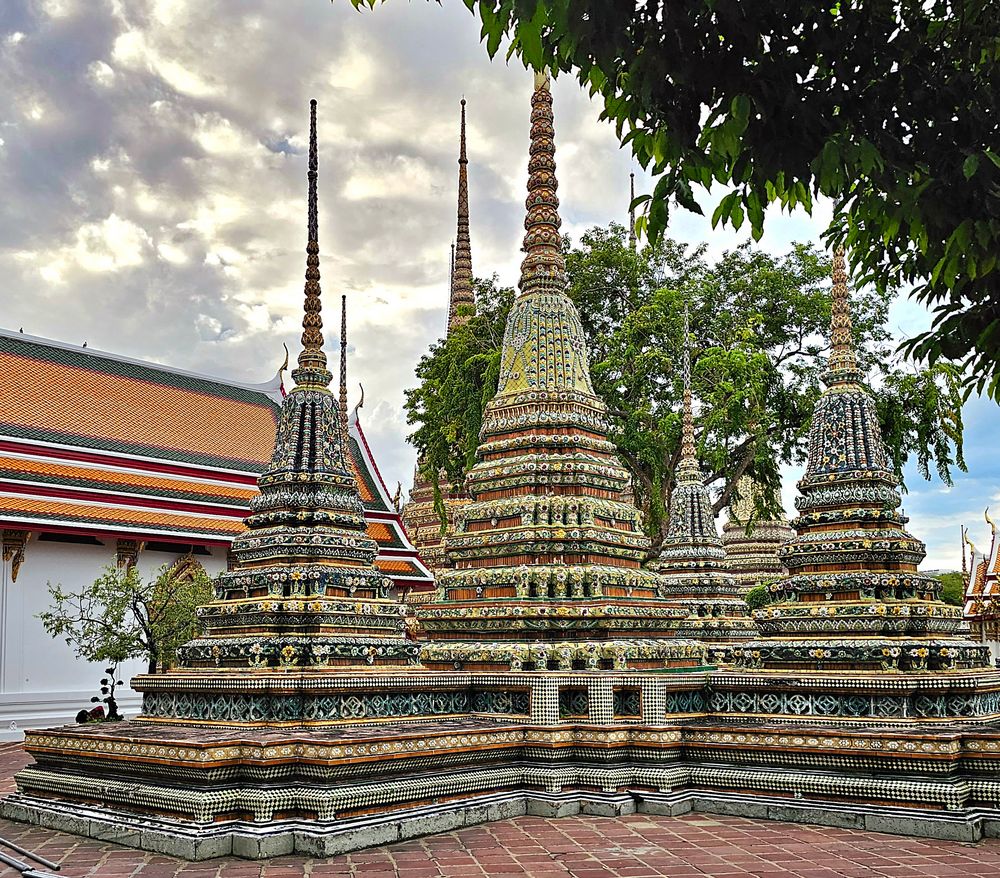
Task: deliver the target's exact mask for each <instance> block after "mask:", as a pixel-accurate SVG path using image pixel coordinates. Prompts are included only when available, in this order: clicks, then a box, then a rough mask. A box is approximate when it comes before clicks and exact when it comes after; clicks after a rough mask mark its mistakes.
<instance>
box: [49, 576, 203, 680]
mask: <svg viewBox="0 0 1000 878" xmlns="http://www.w3.org/2000/svg"><path fill="white" fill-rule="evenodd" d="M49 594H50V595H51V597H52V602H53V607H52V609H51V610H46V611H45V612H43V613H39V614H38V618H39V619H41V621H42V625H43V627H44V628H45V631H46V632H47V633H48V634H50V635H51V636H53V637H65V638H66V642H67V643H68V644H69V645H70V646H71V647H73V649H74V650H75V651H76V654H77V655H78V656H79V657H80V658H82V659H84V660H86V661H89V662H110V663H111V664H113V665H117V664H118V663H120V662H123V661H127V660H128V659H133V658H144V659H146V661H147V663H148V667H149V673H151V674H155V673H156V671H157V669H158V668H168V667H171V666H172V665H173V664H174V662H175V660H176V656H177V648H178V647H179V646H181V645H182V644H184V643H186V642H187V641H188V640H190V639H191V638H192V637H194V635H195V632H196V630H197V617H196V613H195V611H196V610H197V608H198V607H200V606H202V605H203V604H207V603H208V602H209V601H210V600H212V598H213V596H214V589H213V587H212V582H211V580H210V579H209V578H208V575H207V574H206V573H205V571H204V569H202V567H201V565H200V564H198V563H197V562H194V561H193V560H192V559H190V558H182V559H181V560H180V561H178V562H177V563H176V564H174V565H164V566H163V567H161V568H160V570H159V571H158V573H157V574H156V576H155V577H153V578H152V579H149V580H145V579H143V578H142V576H141V574H140V573H139V571H138V570H137V569H136V567H134V566H129V567H127V568H124V567H116V566H114V565H111V566H108V567H106V568H105V570H104V572H103V573H102V574H101V576H100V577H98V578H97V579H96V580H95V581H94V582H93V583H91V584H90V585H88V586H87V587H86V588H84V589H83V590H82V591H80V592H66V591H64V590H63V588H62V586H61V585H59V584H57V585H52V584H51V583H49Z"/></svg>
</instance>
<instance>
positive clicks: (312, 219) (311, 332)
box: [292, 100, 333, 388]
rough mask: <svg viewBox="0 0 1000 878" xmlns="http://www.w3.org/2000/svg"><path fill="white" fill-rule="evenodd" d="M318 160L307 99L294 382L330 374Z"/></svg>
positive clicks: (318, 382)
mask: <svg viewBox="0 0 1000 878" xmlns="http://www.w3.org/2000/svg"><path fill="white" fill-rule="evenodd" d="M318 176H319V160H318V158H317V149H316V101H315V100H313V101H310V102H309V215H308V220H307V224H306V239H307V241H306V284H305V304H304V307H303V315H302V351H301V352H300V353H299V366H298V368H297V369H295V370H294V371H293V372H292V378H293V379H294V380H295V383H296V384H298V385H302V386H309V387H313V388H316V387H326V386H327V385H329V383H330V380H331V378H332V377H333V376H332V375H331V374H330V372H329V371H328V370H327V368H326V354H325V353H324V352H323V317H322V313H321V312H322V308H323V304H322V301H321V299H320V296H321V293H322V290H321V289H320V285H319V277H320V275H319V201H318V198H317V195H316V179H317V177H318Z"/></svg>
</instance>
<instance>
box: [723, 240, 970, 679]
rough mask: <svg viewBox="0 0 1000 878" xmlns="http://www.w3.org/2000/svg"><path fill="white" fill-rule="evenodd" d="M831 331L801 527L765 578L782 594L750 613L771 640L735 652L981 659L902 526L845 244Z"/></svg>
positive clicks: (788, 664) (794, 664)
mask: <svg viewBox="0 0 1000 878" xmlns="http://www.w3.org/2000/svg"><path fill="white" fill-rule="evenodd" d="M831 342H832V349H831V353H830V360H829V365H828V369H827V372H826V374H825V375H824V381H825V382H826V384H827V389H826V390H825V391H824V392H823V395H822V396H821V397H820V399H819V402H818V403H817V404H816V410H815V412H814V413H813V419H812V425H811V426H810V429H809V462H808V465H807V467H806V472H805V475H804V476H803V477H802V479H801V480H800V481H799V491H800V492H801V493H800V496H799V497H798V498H797V499H796V501H795V505H796V508H797V509H798V510H799V516H798V518H796V519H795V520H794V521H793V522H792V527H793V528H794V529H795V532H796V536H795V538H794V539H792V540H791V542H789V543H787V544H786V545H785V546H784V547H783V548H782V549H781V551H780V553H779V554H780V557H781V560H782V561H783V562H784V564H785V566H786V567H787V568H788V572H789V575H788V577H786V578H783V579H779V580H778V581H777V582H774V583H772V584H771V585H769V586H768V588H769V590H770V592H771V594H772V596H773V597H774V598H775V600H776V603H774V604H773V605H771V606H770V607H767V608H765V609H763V610H758V611H756V613H755V618H756V619H757V623H758V626H759V627H760V630H761V634H762V635H763V636H764V637H767V638H773V639H768V640H764V641H760V642H754V643H751V644H748V645H747V646H746V647H745V648H744V649H743V654H742V655H741V656H739V657H738V662H739V664H741V665H742V666H745V667H753V668H761V667H762V668H767V669H815V670H851V671H854V672H859V671H866V670H876V671H877V670H890V671H893V670H900V671H925V670H953V669H969V668H981V667H985V666H986V665H987V664H988V661H989V653H988V650H987V649H986V647H984V646H978V645H975V644H973V643H972V642H970V641H969V640H966V639H962V638H960V637H957V636H956V633H957V632H958V629H959V625H960V623H961V617H962V614H961V610H960V609H959V608H958V607H952V606H949V605H947V604H945V603H943V602H942V601H941V600H940V591H941V583H940V581H939V580H937V579H936V578H935V577H933V576H928V575H926V574H923V573H919V572H918V571H917V565H918V564H919V563H920V561H922V560H923V557H924V554H925V553H924V545H923V543H921V542H920V540H918V539H916V538H915V537H914V536H912V535H911V534H909V533H908V532H907V531H906V530H905V528H904V525H905V524H906V522H907V518H906V517H905V516H903V515H902V514H901V512H900V511H899V505H900V497H899V491H898V481H897V479H896V476H895V474H894V473H893V472H892V470H891V469H890V465H889V458H888V455H887V454H886V449H885V444H884V443H883V441H882V435H881V431H880V428H879V422H878V415H877V413H876V410H875V400H874V399H873V398H872V395H871V393H870V392H869V391H868V390H867V388H865V387H864V386H863V385H862V383H861V381H862V374H861V371H860V369H859V368H858V365H857V361H856V357H855V352H854V344H853V339H852V331H851V316H850V304H849V300H848V292H847V275H846V271H845V267H844V256H843V252H842V251H838V252H837V253H836V255H835V256H834V263H833V293H832V318H831Z"/></svg>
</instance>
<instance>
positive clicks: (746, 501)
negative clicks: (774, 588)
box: [722, 476, 795, 593]
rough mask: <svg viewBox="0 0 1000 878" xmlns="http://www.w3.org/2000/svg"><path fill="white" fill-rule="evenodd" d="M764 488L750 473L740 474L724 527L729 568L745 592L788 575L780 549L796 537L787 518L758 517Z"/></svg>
mask: <svg viewBox="0 0 1000 878" xmlns="http://www.w3.org/2000/svg"><path fill="white" fill-rule="evenodd" d="M763 490H764V488H762V487H761V485H760V484H759V483H758V482H757V481H756V480H754V479H753V478H751V477H750V476H743V477H741V478H740V480H739V482H737V484H736V497H735V498H734V499H733V502H732V503H730V504H729V520H728V521H727V522H726V523H725V524H724V525H723V526H722V546H723V548H724V549H725V550H726V569H727V570H728V571H729V572H730V573H731V574H732V575H733V576H734V577H736V581H737V582H738V583H739V584H740V587H741V588H742V589H743V591H744V593H745V592H746V591H748V590H749V589H751V588H753V587H754V586H757V585H764V584H766V583H769V582H773V581H774V580H775V579H779V578H780V577H782V576H784V575H785V573H786V572H787V571H786V570H785V565H784V563H783V562H782V560H781V559H780V558H779V557H778V550H779V549H780V548H781V547H782V546H783V545H784V544H785V543H787V542H788V541H789V540H790V539H791V538H792V537H793V536H795V531H793V530H792V528H791V525H789V523H788V522H787V521H785V520H784V519H781V518H767V519H761V518H758V517H757V515H756V512H755V510H756V501H757V498H758V497H759V496H760V495H761V491H763Z"/></svg>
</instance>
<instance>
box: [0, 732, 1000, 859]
mask: <svg viewBox="0 0 1000 878" xmlns="http://www.w3.org/2000/svg"><path fill="white" fill-rule="evenodd" d="M28 762H30V759H29V758H28V757H27V756H26V755H25V753H24V751H23V750H22V749H21V747H20V745H17V744H0V795H6V794H7V793H8V792H10V791H12V790H13V789H14V782H13V775H14V773H15V772H16V771H17V770H18V769H20V768H21V767H22V766H24V765H26V764H27V763H28ZM0 837H3V838H5V839H8V840H10V841H14V842H15V843H17V844H19V845H21V846H22V847H25V848H27V849H28V850H32V851H35V852H36V853H38V854H40V855H42V856H44V857H46V858H48V859H50V860H52V861H54V862H57V863H60V864H62V871H61V872H60V873H59V874H60V875H64V876H66V878H133V876H134V878H173V876H185V878H193V876H199V878H297V876H305V875H309V876H314V878H328V876H346V875H351V876H353V875H357V876H363V878H395V876H400V878H478V876H497V878H516V876H519V875H526V876H538V878H659V876H664V878H737V876H743V875H746V876H753V878H950V876H955V878H958V876H969V878H975V876H997V875H1000V839H989V840H986V841H983V842H980V843H979V844H974V845H973V844H962V843H960V842H948V841H929V840H926V839H913V838H900V837H898V836H894V835H881V834H879V833H874V832H859V831H854V830H846V829H830V828H826V827H819V826H800V825H797V824H792V823H775V822H769V821H758V820H745V819H742V818H738V817H713V816H711V815H707V814H689V815H685V816H683V817H654V816H651V815H646V814H635V815H632V816H629V817H622V818H604V817H567V818H563V819H561V820H547V819H544V818H541V817H520V818H516V819H514V820H507V821H503V822H500V823H492V824H487V825H484V826H477V827H472V828H470V829H462V830H458V831H456V832H448V833H444V834H442V835H435V836H429V837H427V838H423V839H417V840H415V841H408V842H403V843H401V844H395V845H391V846H389V847H382V848H376V849H373V850H368V851H361V852H359V853H355V854H348V855H344V856H340V857H334V858H331V859H327V860H314V859H306V858H303V857H278V858H276V859H274V860H270V861H267V862H263V863H258V862H248V861H246V860H236V859H229V858H223V859H218V860H209V861H207V862H203V863H187V862H185V861H183V860H175V859H173V858H171V857H163V856H157V855H155V854H146V853H143V852H142V851H136V850H132V849H130V848H121V847H117V846H115V845H112V844H106V843H101V842H95V841H90V840H86V839H80V838H77V837H76V836H72V835H66V834H64V833H61V832H55V831H53V830H48V829H39V828H36V827H29V826H24V825H21V824H18V823H10V822H8V821H6V820H0ZM5 852H6V851H5ZM17 874H18V873H17V872H15V871H14V870H12V869H9V870H6V871H4V870H3V869H2V868H0V876H8V875H9V876H16V875H17Z"/></svg>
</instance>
